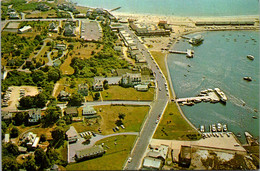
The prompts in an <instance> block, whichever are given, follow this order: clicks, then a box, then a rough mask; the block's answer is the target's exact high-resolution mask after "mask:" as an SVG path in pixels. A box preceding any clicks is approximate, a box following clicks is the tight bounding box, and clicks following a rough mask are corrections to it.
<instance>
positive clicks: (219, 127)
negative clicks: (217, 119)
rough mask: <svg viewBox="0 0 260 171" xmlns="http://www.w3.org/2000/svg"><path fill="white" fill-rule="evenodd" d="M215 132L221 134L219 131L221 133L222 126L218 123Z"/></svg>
mask: <svg viewBox="0 0 260 171" xmlns="http://www.w3.org/2000/svg"><path fill="white" fill-rule="evenodd" d="M217 130H218V132H221V131H222V125H221V123H218V124H217Z"/></svg>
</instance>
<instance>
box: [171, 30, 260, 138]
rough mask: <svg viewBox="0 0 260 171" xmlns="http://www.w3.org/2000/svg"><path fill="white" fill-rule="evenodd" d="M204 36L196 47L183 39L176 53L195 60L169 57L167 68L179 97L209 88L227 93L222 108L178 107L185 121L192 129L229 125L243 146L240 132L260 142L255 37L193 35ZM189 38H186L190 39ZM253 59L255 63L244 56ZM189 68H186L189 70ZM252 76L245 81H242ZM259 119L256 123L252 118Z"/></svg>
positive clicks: (246, 34) (239, 33)
mask: <svg viewBox="0 0 260 171" xmlns="http://www.w3.org/2000/svg"><path fill="white" fill-rule="evenodd" d="M197 34H202V35H203V36H204V41H203V43H202V44H201V45H199V46H192V45H190V44H189V43H188V42H187V40H185V39H182V40H181V41H180V42H179V43H176V44H175V46H174V48H173V49H175V50H183V51H185V50H186V49H193V50H194V54H195V56H194V58H187V57H186V55H181V54H169V56H168V67H169V71H170V75H171V79H172V83H173V87H174V90H175V93H176V96H177V97H178V98H181V97H194V96H197V95H198V94H199V93H200V91H202V90H205V89H208V88H211V89H213V88H216V87H218V88H220V89H221V90H223V91H224V93H225V94H226V96H227V98H228V101H227V103H226V105H224V104H221V103H216V104H212V103H205V102H202V103H198V104H195V105H194V106H191V107H190V106H182V107H181V108H182V110H183V112H184V114H185V116H186V117H187V118H188V119H189V120H190V121H191V122H192V123H193V124H194V125H195V126H196V127H199V126H200V125H202V124H203V125H206V130H207V131H208V130H209V125H210V124H213V123H217V122H220V123H223V124H227V126H228V129H229V130H230V131H232V132H234V133H235V134H237V133H240V134H241V135H242V137H241V138H240V140H241V141H242V142H243V143H245V137H244V132H245V131H248V132H250V133H251V134H252V135H253V136H256V137H259V112H255V111H254V109H257V110H259V32H257V31H216V32H203V33H197ZM194 35H196V34H193V35H188V36H189V37H192V36H194ZM248 54H251V55H253V56H254V57H255V59H254V60H253V61H251V60H249V59H247V57H246V56H247V55H248ZM188 65H190V67H189V66H188ZM245 76H251V77H252V79H253V81H251V82H247V81H245V80H243V77H245ZM252 116H257V117H258V119H253V118H252Z"/></svg>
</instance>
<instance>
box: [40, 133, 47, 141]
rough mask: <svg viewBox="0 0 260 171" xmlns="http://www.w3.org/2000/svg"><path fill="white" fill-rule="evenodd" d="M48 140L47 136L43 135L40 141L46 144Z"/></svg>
mask: <svg viewBox="0 0 260 171" xmlns="http://www.w3.org/2000/svg"><path fill="white" fill-rule="evenodd" d="M46 140H47V136H46V134H41V136H40V141H41V142H45V141H46Z"/></svg>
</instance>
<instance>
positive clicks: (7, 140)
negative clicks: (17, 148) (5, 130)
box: [4, 134, 10, 143]
mask: <svg viewBox="0 0 260 171" xmlns="http://www.w3.org/2000/svg"><path fill="white" fill-rule="evenodd" d="M4 142H5V143H9V142H10V134H5V139H4Z"/></svg>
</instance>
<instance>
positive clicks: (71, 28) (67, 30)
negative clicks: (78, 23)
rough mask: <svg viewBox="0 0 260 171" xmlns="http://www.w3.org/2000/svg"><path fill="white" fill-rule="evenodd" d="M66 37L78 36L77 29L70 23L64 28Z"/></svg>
mask: <svg viewBox="0 0 260 171" xmlns="http://www.w3.org/2000/svg"><path fill="white" fill-rule="evenodd" d="M64 36H76V29H75V27H74V26H72V25H71V24H69V23H66V24H65V27H64Z"/></svg>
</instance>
